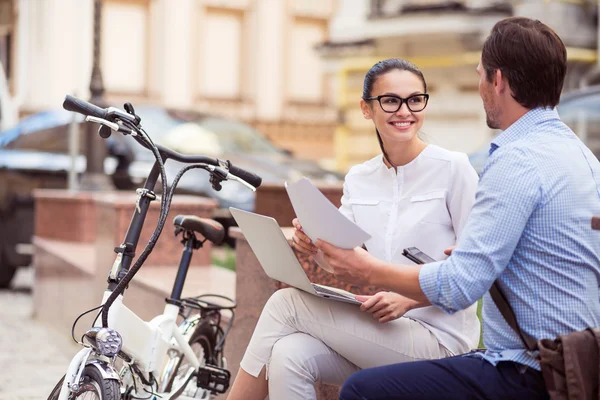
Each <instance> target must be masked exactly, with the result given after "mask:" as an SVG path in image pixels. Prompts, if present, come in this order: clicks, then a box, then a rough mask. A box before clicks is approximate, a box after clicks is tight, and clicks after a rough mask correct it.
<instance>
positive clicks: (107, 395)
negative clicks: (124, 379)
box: [48, 366, 121, 400]
mask: <svg viewBox="0 0 600 400" xmlns="http://www.w3.org/2000/svg"><path fill="white" fill-rule="evenodd" d="M64 379H65V377H64V376H63V377H62V378H61V380H60V381H58V383H57V384H56V386H55V387H54V389H52V392H51V393H50V396H48V400H58V395H59V393H60V388H61V387H62V384H63V381H64ZM120 398H121V391H120V388H119V381H117V380H114V379H103V378H102V375H101V374H100V372H99V371H98V370H97V369H96V368H95V367H91V366H88V367H85V369H84V371H83V378H81V381H80V383H79V389H78V390H77V391H76V392H73V393H71V395H70V396H69V400H119V399H120Z"/></svg>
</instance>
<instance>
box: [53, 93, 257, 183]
mask: <svg viewBox="0 0 600 400" xmlns="http://www.w3.org/2000/svg"><path fill="white" fill-rule="evenodd" d="M63 108H64V109H65V110H67V111H73V112H76V113H79V114H83V115H85V116H92V117H97V118H101V119H105V120H110V119H112V120H114V119H115V118H117V119H118V118H120V117H124V116H126V117H130V118H132V117H133V116H131V115H130V114H128V113H126V112H124V111H121V110H118V109H115V108H113V107H111V108H108V109H107V108H100V107H98V106H96V105H94V104H92V103H89V102H87V101H85V100H81V99H78V98H76V97H73V96H71V95H66V96H65V100H64V102H63ZM138 121H139V120H138ZM111 122H112V121H111ZM136 139H137V142H138V143H140V144H141V145H142V146H144V147H146V148H149V146H148V145H147V144H146V143H144V142H143V141H142V140H139V139H138V138H137V137H136ZM156 147H157V148H158V150H159V152H160V153H161V155H163V157H164V158H165V159H172V160H176V161H179V162H182V163H185V164H196V163H204V164H209V165H214V166H226V167H227V169H228V171H229V173H231V174H232V175H235V176H236V177H238V178H240V179H242V180H244V181H246V182H248V183H249V184H250V185H252V186H254V187H255V188H258V187H259V186H260V185H261V183H262V178H261V177H260V176H258V175H256V174H254V173H253V172H250V171H246V170H245V169H242V168H240V167H236V166H234V165H233V164H231V161H227V162H226V163H223V162H221V161H220V160H219V159H216V158H212V157H208V156H193V155H184V154H181V153H178V152H176V151H173V150H171V149H169V148H166V147H164V146H161V145H157V146H156Z"/></svg>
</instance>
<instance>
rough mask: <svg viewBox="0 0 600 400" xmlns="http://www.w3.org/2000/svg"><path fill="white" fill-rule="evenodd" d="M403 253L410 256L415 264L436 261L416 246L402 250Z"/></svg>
mask: <svg viewBox="0 0 600 400" xmlns="http://www.w3.org/2000/svg"><path fill="white" fill-rule="evenodd" d="M402 254H403V255H404V257H406V258H408V259H409V260H410V261H412V262H414V263H415V264H427V263H431V262H435V261H436V260H434V259H433V258H431V257H429V256H428V255H427V254H425V253H423V252H422V251H421V250H419V249H417V248H416V247H409V248H407V249H404V250H402Z"/></svg>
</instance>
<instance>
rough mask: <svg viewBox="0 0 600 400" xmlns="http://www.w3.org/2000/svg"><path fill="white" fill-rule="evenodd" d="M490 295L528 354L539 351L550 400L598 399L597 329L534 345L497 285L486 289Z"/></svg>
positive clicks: (599, 338)
mask: <svg viewBox="0 0 600 400" xmlns="http://www.w3.org/2000/svg"><path fill="white" fill-rule="evenodd" d="M490 295H491V296H492V299H493V300H494V303H496V307H498V310H500V313H501V314H502V316H503V317H504V319H505V320H506V322H507V323H508V325H510V327H511V328H512V329H513V330H514V331H515V332H517V333H518V334H519V336H520V337H521V340H522V341H523V343H524V344H525V347H526V348H527V349H529V350H530V351H535V350H539V355H538V361H539V362H540V366H541V367H542V376H543V377H544V383H545V385H546V390H547V391H548V394H549V395H550V399H551V400H595V399H600V392H599V389H598V382H599V380H600V378H599V373H600V367H599V363H600V358H599V351H598V349H599V348H600V329H598V328H588V329H586V330H584V331H579V332H572V333H569V334H567V335H561V336H559V337H557V338H556V339H542V340H539V341H537V342H536V340H535V339H534V338H532V337H531V336H529V335H527V334H526V333H525V332H523V331H522V330H521V329H520V328H519V325H518V324H517V319H516V317H515V313H514V312H513V310H512V308H511V307H510V304H508V301H507V300H506V297H505V296H504V294H503V293H502V291H501V290H500V287H499V286H498V282H494V284H493V285H492V287H491V288H490Z"/></svg>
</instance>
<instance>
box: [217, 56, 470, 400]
mask: <svg viewBox="0 0 600 400" xmlns="http://www.w3.org/2000/svg"><path fill="white" fill-rule="evenodd" d="M428 99H429V95H428V94H427V85H426V83H425V78H424V77H423V74H422V73H421V71H420V70H419V69H418V68H417V67H416V66H414V65H413V64H411V63H409V62H407V61H404V60H399V59H389V60H384V61H380V62H378V63H377V64H375V65H374V66H373V67H372V68H371V69H370V70H369V72H368V73H367V75H366V77H365V82H364V87H363V96H362V99H361V101H360V106H361V110H362V113H363V115H364V117H365V118H366V119H370V120H372V121H373V123H374V125H375V131H376V133H377V138H378V140H379V144H380V146H381V150H382V154H381V155H379V156H377V157H375V158H373V159H371V160H369V161H367V162H365V163H364V164H361V165H357V166H355V167H353V168H352V169H351V170H350V172H349V173H348V175H347V176H346V180H345V182H344V194H343V197H342V206H341V208H340V210H341V212H342V213H344V215H346V216H347V217H348V218H350V219H351V220H353V221H354V222H356V223H357V224H358V225H359V226H360V227H361V228H363V229H364V230H365V231H367V232H368V233H369V234H371V239H370V240H369V241H368V242H367V243H366V247H367V249H368V251H369V252H370V253H372V254H373V255H375V256H376V257H378V258H381V259H385V260H386V261H390V262H396V263H404V264H406V263H408V261H407V260H406V259H403V256H402V250H403V249H404V248H406V247H412V246H415V247H418V248H419V249H421V250H422V251H423V252H425V253H426V254H428V255H430V256H432V257H433V258H435V259H436V260H439V259H442V258H444V249H446V248H448V247H450V246H453V245H454V244H455V242H456V238H457V237H458V236H459V235H460V232H461V230H462V228H463V226H464V225H465V222H466V220H467V216H468V213H469V211H470V209H471V206H472V204H473V202H474V197H475V187H476V185H477V174H476V173H475V171H474V170H473V168H472V167H471V166H470V164H469V162H468V160H467V157H466V156H465V155H464V154H461V153H455V152H450V151H448V150H444V149H442V148H440V147H437V146H434V145H428V144H426V143H425V142H423V141H422V140H421V139H420V138H419V136H418V132H419V129H420V128H421V126H422V125H423V121H424V119H425V108H426V106H427V101H428ZM294 226H295V227H296V232H295V234H294V238H293V239H294V242H293V246H294V247H295V248H296V249H297V250H299V251H301V252H304V253H307V254H313V255H317V250H316V247H315V246H314V245H313V244H312V243H311V242H310V239H309V238H308V237H307V236H306V235H305V234H304V233H303V232H302V228H301V226H300V225H299V223H298V221H297V220H294ZM357 299H358V300H360V301H362V302H363V304H362V306H360V307H358V306H356V305H353V304H347V303H342V302H337V301H331V300H327V299H322V298H319V297H316V296H313V295H311V294H308V293H304V292H302V291H299V290H296V289H284V290H279V291H277V292H276V293H274V294H273V295H272V296H271V298H270V299H269V301H268V302H267V304H266V305H265V308H264V310H263V312H262V314H261V316H260V319H259V321H258V323H257V326H256V329H255V331H254V334H253V336H252V339H251V340H250V344H249V345H248V349H247V350H246V354H245V355H244V358H243V360H242V362H241V366H240V370H239V373H238V375H237V378H236V380H235V382H234V384H233V387H232V389H231V391H230V394H229V397H228V399H229V400H237V399H245V400H248V399H260V400H262V399H264V398H265V396H266V395H267V394H269V397H270V399H271V400H280V399H284V400H289V399H303V400H304V399H315V398H316V395H315V389H314V383H315V382H317V381H320V382H325V383H329V384H335V385H341V384H342V383H343V382H344V380H345V379H346V378H347V377H349V376H350V375H351V374H352V373H353V372H355V371H357V370H359V369H362V368H367V367H374V366H381V365H386V364H392V363H399V362H408V361H414V360H422V359H437V358H442V357H447V356H451V355H454V354H460V353H465V352H467V351H469V350H470V349H471V348H474V347H476V346H477V343H478V341H479V321H478V319H477V316H476V310H475V306H472V307H471V308H469V309H468V310H465V311H462V312H459V313H456V314H454V315H446V314H444V313H443V312H442V311H440V310H439V309H437V308H434V307H431V306H430V307H422V308H421V305H420V304H418V303H417V302H415V301H413V300H411V299H408V298H406V297H403V296H400V295H398V294H395V293H391V292H380V293H377V294H376V295H374V296H357Z"/></svg>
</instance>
